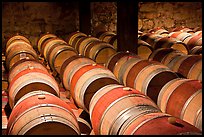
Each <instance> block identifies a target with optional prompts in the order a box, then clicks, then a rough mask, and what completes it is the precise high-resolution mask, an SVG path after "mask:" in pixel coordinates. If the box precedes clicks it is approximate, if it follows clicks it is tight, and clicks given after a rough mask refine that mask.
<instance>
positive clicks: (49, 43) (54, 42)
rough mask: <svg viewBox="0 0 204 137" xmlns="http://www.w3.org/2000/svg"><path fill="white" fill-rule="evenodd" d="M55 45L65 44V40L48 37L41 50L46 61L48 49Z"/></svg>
mask: <svg viewBox="0 0 204 137" xmlns="http://www.w3.org/2000/svg"><path fill="white" fill-rule="evenodd" d="M57 45H67V42H65V41H64V40H63V39H61V38H58V37H54V38H51V39H48V40H47V41H46V42H45V43H44V44H43V45H42V50H41V55H43V57H44V58H45V60H46V61H48V53H49V50H50V49H51V48H52V47H54V46H57Z"/></svg>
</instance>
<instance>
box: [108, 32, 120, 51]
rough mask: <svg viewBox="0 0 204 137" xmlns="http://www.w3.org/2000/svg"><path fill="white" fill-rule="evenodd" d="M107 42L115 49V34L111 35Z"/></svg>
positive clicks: (116, 46) (116, 47)
mask: <svg viewBox="0 0 204 137" xmlns="http://www.w3.org/2000/svg"><path fill="white" fill-rule="evenodd" d="M107 42H108V43H109V44H111V45H113V47H114V48H115V49H116V50H117V49H118V45H117V35H114V36H112V37H111V38H110V39H109V40H108V41H107Z"/></svg>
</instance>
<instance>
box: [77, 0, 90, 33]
mask: <svg viewBox="0 0 204 137" xmlns="http://www.w3.org/2000/svg"><path fill="white" fill-rule="evenodd" d="M90 5H91V2H90V1H79V31H81V32H83V33H85V34H87V35H90V34H91V8H90Z"/></svg>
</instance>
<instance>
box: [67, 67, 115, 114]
mask: <svg viewBox="0 0 204 137" xmlns="http://www.w3.org/2000/svg"><path fill="white" fill-rule="evenodd" d="M114 83H118V81H117V79H116V78H115V76H114V74H113V73H112V72H111V71H110V70H108V69H107V68H105V67H104V66H101V65H97V64H91V65H86V66H83V67H81V68H80V69H79V70H78V71H76V72H75V74H74V75H73V77H72V79H71V84H70V91H71V95H72V97H73V99H74V100H75V102H76V104H77V105H78V106H79V107H80V108H83V109H84V110H86V111H87V112H88V108H89V103H90V100H91V98H92V96H93V95H94V93H95V92H96V91H97V90H98V89H100V88H101V87H103V86H105V85H108V84H114Z"/></svg>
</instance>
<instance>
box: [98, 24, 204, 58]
mask: <svg viewBox="0 0 204 137" xmlns="http://www.w3.org/2000/svg"><path fill="white" fill-rule="evenodd" d="M96 37H97V38H99V39H100V40H102V41H105V42H108V43H110V44H111V45H113V46H114V47H115V49H117V34H116V33H114V32H111V31H102V32H99V33H98V34H96ZM170 47H171V48H174V49H177V50H180V51H182V52H184V53H185V54H202V30H196V29H195V30H192V29H190V28H187V27H184V26H182V27H178V28H174V29H172V30H166V29H164V28H159V27H158V28H155V29H151V30H149V31H148V32H141V31H138V45H137V51H138V53H137V54H138V55H139V56H141V57H142V58H144V59H148V57H149V55H150V54H151V53H152V52H153V50H156V49H158V48H170Z"/></svg>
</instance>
